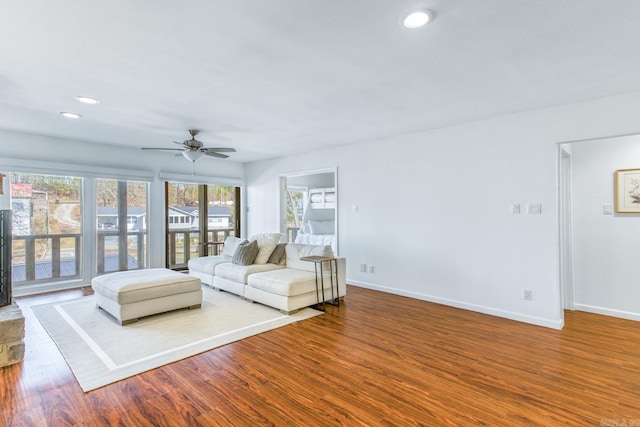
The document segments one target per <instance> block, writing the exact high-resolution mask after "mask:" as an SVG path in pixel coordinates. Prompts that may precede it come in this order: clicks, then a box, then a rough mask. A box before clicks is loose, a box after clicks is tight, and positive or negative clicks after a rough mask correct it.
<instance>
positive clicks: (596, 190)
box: [571, 136, 640, 320]
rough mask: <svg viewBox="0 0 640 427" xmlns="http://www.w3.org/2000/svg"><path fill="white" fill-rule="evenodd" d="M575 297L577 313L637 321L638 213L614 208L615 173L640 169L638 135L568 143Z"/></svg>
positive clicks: (639, 288) (639, 310) (639, 298)
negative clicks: (609, 208) (617, 211)
mask: <svg viewBox="0 0 640 427" xmlns="http://www.w3.org/2000/svg"><path fill="white" fill-rule="evenodd" d="M571 152H572V154H571V164H572V168H571V169H572V177H571V178H572V180H571V181H572V200H573V203H572V212H573V248H574V249H573V254H574V257H573V258H574V265H573V274H574V294H575V307H576V309H577V310H583V311H589V312H594V313H600V314H606V315H612V316H617V317H622V318H627V319H633V320H640V308H639V307H638V301H640V286H638V265H639V263H638V260H639V259H640V239H639V238H638V236H640V214H613V215H607V214H605V213H604V205H611V206H614V205H615V203H614V197H615V195H614V174H615V171H616V170H617V169H635V168H640V136H631V137H625V138H612V139H608V140H598V141H589V142H580V143H575V144H571Z"/></svg>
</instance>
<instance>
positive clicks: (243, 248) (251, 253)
mask: <svg viewBox="0 0 640 427" xmlns="http://www.w3.org/2000/svg"><path fill="white" fill-rule="evenodd" d="M257 255H258V242H256V241H255V240H254V241H252V242H249V243H245V244H243V245H238V247H237V248H236V251H235V252H234V253H233V258H232V259H231V262H232V263H234V264H238V265H251V264H253V262H254V261H255V259H256V256H257Z"/></svg>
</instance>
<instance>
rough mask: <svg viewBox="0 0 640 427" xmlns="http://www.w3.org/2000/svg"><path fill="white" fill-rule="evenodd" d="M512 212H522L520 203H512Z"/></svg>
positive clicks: (515, 213)
mask: <svg viewBox="0 0 640 427" xmlns="http://www.w3.org/2000/svg"><path fill="white" fill-rule="evenodd" d="M511 213H512V214H514V215H517V214H519V213H520V203H514V204H512V205H511Z"/></svg>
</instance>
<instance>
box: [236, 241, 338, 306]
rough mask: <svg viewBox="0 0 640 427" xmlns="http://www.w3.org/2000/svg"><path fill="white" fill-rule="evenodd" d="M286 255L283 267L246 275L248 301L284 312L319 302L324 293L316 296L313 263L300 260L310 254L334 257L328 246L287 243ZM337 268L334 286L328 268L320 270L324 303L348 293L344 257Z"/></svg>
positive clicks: (333, 276)
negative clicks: (322, 275)
mask: <svg viewBox="0 0 640 427" xmlns="http://www.w3.org/2000/svg"><path fill="white" fill-rule="evenodd" d="M286 254H287V255H286V256H287V259H286V266H285V268H282V269H277V270H272V271H267V272H262V273H255V274H251V275H249V277H248V279H247V286H246V287H245V289H244V296H245V298H246V299H247V300H249V301H255V302H259V303H261V304H265V305H268V306H271V307H275V308H277V309H278V310H280V311H282V312H284V313H291V312H294V311H296V310H299V309H300V308H303V307H308V306H310V305H313V304H316V303H317V302H322V298H323V290H322V289H319V292H318V293H316V273H315V264H314V263H313V262H309V261H302V260H301V259H300V258H302V257H305V256H313V255H318V256H333V251H332V250H331V246H316V245H303V244H298V243H289V244H288V245H287V247H286ZM325 264H328V263H325ZM337 269H338V271H337V273H338V274H337V286H336V275H335V274H333V275H332V274H331V270H330V267H329V265H324V267H323V272H324V277H323V280H322V284H323V285H324V300H325V301H329V300H331V297H332V295H333V297H335V298H342V297H344V296H345V295H346V294H347V285H346V260H345V258H338V259H337ZM318 274H319V273H318ZM332 281H333V289H332ZM336 288H337V290H336ZM336 292H337V295H336ZM318 296H320V298H319V300H318Z"/></svg>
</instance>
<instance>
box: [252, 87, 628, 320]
mask: <svg viewBox="0 0 640 427" xmlns="http://www.w3.org/2000/svg"><path fill="white" fill-rule="evenodd" d="M638 108H640V94H638V93H632V94H626V95H623V96H617V97H610V98H600V99H598V100H594V101H589V102H584V103H581V104H572V105H567V106H560V107H554V108H548V109H542V110H535V111H528V112H523V113H518V114H513V115H509V116H504V117H499V118H493V119H488V120H484V121H478V122H473V123H468V124H465V125H457V126H451V127H447V128H441V129H437V130H431V131H425V132H420V133H415V134H411V135H404V136H397V137H391V138H387V139H384V140H376V141H369V142H363V143H359V144H354V145H348V146H342V147H338V148H328V149H325V150H322V151H317V152H313V153H306V154H300V155H292V156H288V157H285V158H280V159H274V160H268V161H260V162H254V163H249V164H247V165H246V168H245V179H246V184H247V203H248V206H249V208H250V211H249V213H248V214H247V228H248V233H249V234H253V233H257V232H260V231H273V230H279V229H280V227H279V220H280V219H279V209H278V204H279V202H278V201H279V198H280V195H279V176H280V175H283V174H291V173H294V172H296V171H304V170H313V169H322V168H329V167H337V170H338V180H337V181H338V206H339V208H338V210H339V212H338V229H339V248H340V256H343V257H346V259H347V279H348V283H350V284H354V285H357V286H363V287H368V288H372V289H377V290H381V291H385V292H390V293H395V294H399V295H405V296H409V297H414V298H419V299H424V300H427V301H434V302H438V303H443V304H448V305H451V306H455V307H460V308H465V309H470V310H475V311H479V312H483V313H488V314H492V315H497V316H502V317H506V318H510V319H515V320H520V321H524V322H529V323H533V324H537V325H543V326H547V327H552V328H561V327H562V325H563V311H562V308H561V299H560V289H559V286H560V285H559V267H558V264H559V261H558V207H557V206H558V203H557V188H558V187H557V169H558V166H557V165H558V143H559V142H564V141H573V140H581V139H587V138H593V137H600V136H610V135H621V134H630V133H636V132H638V130H639V129H640V126H639V125H638V124H637V118H636V117H635V114H634V113H633V112H634V111H637V110H638ZM354 204H357V205H358V210H357V212H353V209H351V207H352V206H353V205H354ZM512 204H520V207H521V213H520V214H512V213H511V206H512ZM528 204H541V205H542V213H541V214H528V213H527V207H528ZM360 264H367V265H369V266H374V267H375V269H374V271H375V273H368V272H367V273H364V272H360V268H359V266H360ZM524 289H530V290H532V296H533V298H532V300H531V301H525V300H524V299H523V290H524ZM347 299H348V295H347ZM347 303H348V301H347Z"/></svg>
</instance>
